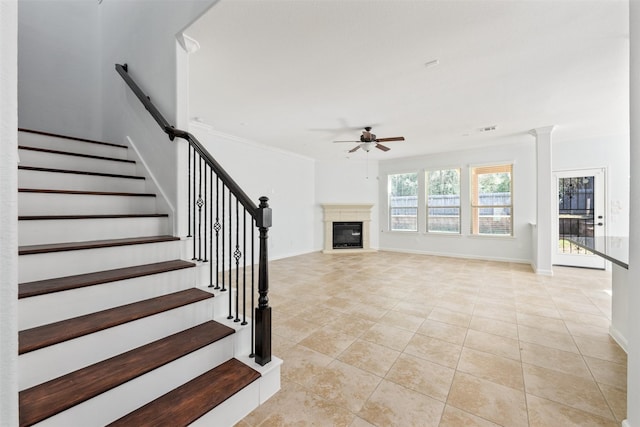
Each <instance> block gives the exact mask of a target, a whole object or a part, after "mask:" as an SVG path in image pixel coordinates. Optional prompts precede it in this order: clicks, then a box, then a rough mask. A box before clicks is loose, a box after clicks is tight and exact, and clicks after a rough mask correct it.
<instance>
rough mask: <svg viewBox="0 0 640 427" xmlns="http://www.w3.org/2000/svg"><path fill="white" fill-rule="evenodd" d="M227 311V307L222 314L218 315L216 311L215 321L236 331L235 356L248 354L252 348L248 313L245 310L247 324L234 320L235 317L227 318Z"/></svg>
mask: <svg viewBox="0 0 640 427" xmlns="http://www.w3.org/2000/svg"><path fill="white" fill-rule="evenodd" d="M228 311H229V309H228V307H227V308H226V309H225V311H224V312H223V313H222V314H223V315H222V316H220V315H219V312H216V317H215V320H216V322H218V323H222V324H223V325H226V326H228V327H230V328H232V329H234V330H235V331H236V341H235V348H234V352H233V354H235V356H236V357H244V356H248V355H249V354H251V353H252V350H253V349H252V343H251V317H250V316H249V314H250V313H248V312H247V324H246V325H242V324H241V322H235V321H234V320H235V317H234V319H227V316H228ZM234 316H235V314H234ZM240 318H241V319H242V315H240Z"/></svg>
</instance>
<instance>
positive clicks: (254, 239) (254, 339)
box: [249, 224, 256, 357]
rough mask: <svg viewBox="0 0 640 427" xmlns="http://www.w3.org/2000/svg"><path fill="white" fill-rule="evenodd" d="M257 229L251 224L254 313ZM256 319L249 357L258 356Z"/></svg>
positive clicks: (253, 305) (253, 322)
mask: <svg viewBox="0 0 640 427" xmlns="http://www.w3.org/2000/svg"><path fill="white" fill-rule="evenodd" d="M255 231H256V227H255V225H254V224H251V312H252V313H253V310H254V309H255V307H256V301H255V295H256V288H255V284H256V281H255V265H256V263H255V254H256V245H255V242H256V235H255ZM255 323H256V322H255V319H254V320H251V354H250V355H249V357H256V337H255V334H256V331H255Z"/></svg>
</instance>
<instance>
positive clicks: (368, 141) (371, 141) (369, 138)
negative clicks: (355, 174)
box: [333, 126, 404, 153]
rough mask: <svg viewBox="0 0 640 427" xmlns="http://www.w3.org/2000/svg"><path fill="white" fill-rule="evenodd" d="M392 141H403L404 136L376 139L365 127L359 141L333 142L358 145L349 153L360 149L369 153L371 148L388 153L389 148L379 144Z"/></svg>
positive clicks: (369, 128) (369, 127) (368, 128)
mask: <svg viewBox="0 0 640 427" xmlns="http://www.w3.org/2000/svg"><path fill="white" fill-rule="evenodd" d="M392 141H404V136H395V137H392V138H378V137H376V135H375V134H373V133H371V126H367V127H365V128H364V130H363V131H362V135H360V141H333V142H356V143H358V145H356V146H355V147H354V148H352V149H351V150H349V153H353V152H354V151H357V150H358V149H360V148H362V149H363V150H364V151H366V152H369V151H371V148H372V147H376V148H377V149H379V150H382V151H389V150H390V148H389V147H387V146H384V145H382V144H380V142H392Z"/></svg>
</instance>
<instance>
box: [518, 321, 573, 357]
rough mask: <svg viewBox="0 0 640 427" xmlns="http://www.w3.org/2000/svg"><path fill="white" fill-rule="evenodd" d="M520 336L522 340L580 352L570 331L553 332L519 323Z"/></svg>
mask: <svg viewBox="0 0 640 427" xmlns="http://www.w3.org/2000/svg"><path fill="white" fill-rule="evenodd" d="M518 336H519V338H520V341H523V342H528V343H532V344H538V345H543V346H546V347H551V348H555V349H558V350H563V351H570V352H572V353H576V354H577V353H579V352H578V347H576V345H575V343H574V341H573V337H572V336H571V334H569V333H568V332H565V333H560V332H551V331H546V330H543V329H537V328H531V327H529V326H524V325H518Z"/></svg>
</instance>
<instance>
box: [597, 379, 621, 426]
mask: <svg viewBox="0 0 640 427" xmlns="http://www.w3.org/2000/svg"><path fill="white" fill-rule="evenodd" d="M598 385H599V386H600V390H602V394H603V395H604V398H605V400H606V401H607V403H608V404H609V408H611V411H613V415H614V416H615V417H616V420H617V421H618V422H621V421H623V420H625V419H626V418H627V391H626V390H625V389H620V388H617V387H613V386H610V385H607V384H598Z"/></svg>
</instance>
